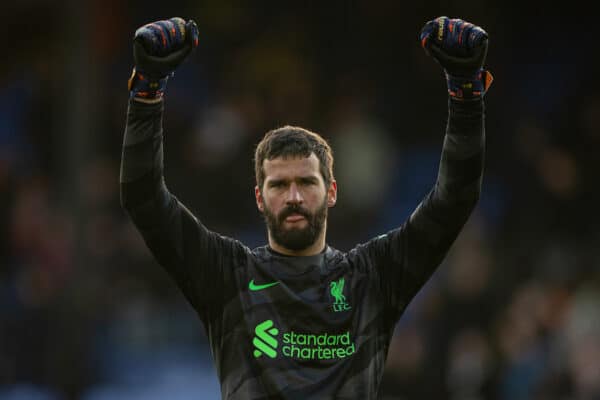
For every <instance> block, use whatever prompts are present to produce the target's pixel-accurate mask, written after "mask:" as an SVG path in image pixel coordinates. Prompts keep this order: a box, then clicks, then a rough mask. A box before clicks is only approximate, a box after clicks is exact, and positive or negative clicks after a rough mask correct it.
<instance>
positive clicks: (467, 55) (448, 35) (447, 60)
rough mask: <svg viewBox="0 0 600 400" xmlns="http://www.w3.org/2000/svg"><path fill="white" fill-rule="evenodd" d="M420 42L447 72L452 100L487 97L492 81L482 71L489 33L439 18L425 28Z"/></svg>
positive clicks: (473, 26) (470, 25)
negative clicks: (486, 93) (485, 95)
mask: <svg viewBox="0 0 600 400" xmlns="http://www.w3.org/2000/svg"><path fill="white" fill-rule="evenodd" d="M420 40H421V46H423V48H424V49H425V52H426V53H427V54H428V55H430V56H432V57H433V58H434V60H436V61H437V62H438V63H439V64H440V65H441V66H442V67H443V68H444V71H445V73H446V80H447V83H448V92H449V93H450V95H451V96H453V97H455V98H459V99H467V98H474V97H481V96H483V95H484V94H485V92H486V91H487V89H488V88H489V86H490V85H491V83H492V80H493V77H492V75H491V74H490V73H489V72H488V71H486V70H484V69H483V65H484V63H485V58H486V55H487V48H488V34H487V32H485V31H484V30H483V29H482V28H480V27H478V26H476V25H473V24H472V23H470V22H466V21H463V20H461V19H450V18H448V17H438V18H436V19H434V20H432V21H428V22H427V23H426V24H425V26H424V27H423V29H422V30H421V34H420Z"/></svg>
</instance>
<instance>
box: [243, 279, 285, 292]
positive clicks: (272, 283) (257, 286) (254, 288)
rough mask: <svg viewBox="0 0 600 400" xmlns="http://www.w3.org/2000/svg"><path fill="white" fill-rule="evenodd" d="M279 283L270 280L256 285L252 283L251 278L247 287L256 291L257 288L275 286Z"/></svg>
mask: <svg viewBox="0 0 600 400" xmlns="http://www.w3.org/2000/svg"><path fill="white" fill-rule="evenodd" d="M278 283H279V281H277V282H271V283H265V284H264V285H257V284H255V283H254V279H252V280H251V281H250V283H249V284H248V288H250V290H252V291H253V292H256V291H257V290H263V289H267V288H270V287H271V286H275V285H277V284H278Z"/></svg>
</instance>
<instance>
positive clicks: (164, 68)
mask: <svg viewBox="0 0 600 400" xmlns="http://www.w3.org/2000/svg"><path fill="white" fill-rule="evenodd" d="M191 50H192V46H191V45H190V44H189V43H185V44H184V45H183V46H182V47H181V48H180V49H178V50H175V51H173V52H171V53H169V54H168V55H166V56H163V57H161V56H155V55H152V54H148V53H147V52H146V49H145V47H144V46H143V44H142V43H141V42H140V41H139V40H136V41H134V42H133V58H134V60H135V65H136V66H137V69H138V71H140V72H146V73H149V74H152V75H154V76H155V77H163V76H165V75H168V74H169V73H170V72H171V71H173V70H174V69H175V68H177V66H178V65H179V64H180V63H181V62H182V61H183V60H184V59H185V58H186V57H187V55H188V54H189V53H190V51H191Z"/></svg>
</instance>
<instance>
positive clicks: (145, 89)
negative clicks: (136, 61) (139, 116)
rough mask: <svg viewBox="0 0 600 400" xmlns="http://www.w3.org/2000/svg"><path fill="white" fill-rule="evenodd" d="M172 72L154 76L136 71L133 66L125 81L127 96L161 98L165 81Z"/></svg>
mask: <svg viewBox="0 0 600 400" xmlns="http://www.w3.org/2000/svg"><path fill="white" fill-rule="evenodd" d="M172 75H173V73H171V74H169V75H166V76H163V77H162V78H156V77H152V76H149V75H147V74H145V73H142V72H140V71H137V70H136V68H133V72H132V73H131V77H130V78H129V80H128V81H127V89H128V90H129V98H134V97H135V98H139V99H145V100H156V99H161V98H162V97H163V95H164V93H165V89H166V87H167V81H168V80H169V77H170V76H172Z"/></svg>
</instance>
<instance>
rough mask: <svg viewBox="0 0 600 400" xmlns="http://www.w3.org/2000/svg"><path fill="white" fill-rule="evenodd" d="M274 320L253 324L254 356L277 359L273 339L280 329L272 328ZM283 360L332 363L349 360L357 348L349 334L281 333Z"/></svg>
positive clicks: (275, 345) (275, 342)
mask: <svg viewBox="0 0 600 400" xmlns="http://www.w3.org/2000/svg"><path fill="white" fill-rule="evenodd" d="M273 325H274V324H273V321H272V320H270V319H268V320H266V321H263V322H261V323H260V324H258V325H256V328H255V329H254V332H255V334H256V336H255V337H254V339H253V340H252V344H254V357H255V358H258V357H260V356H262V355H263V354H264V355H266V356H268V357H270V358H276V357H277V347H278V345H279V342H278V341H277V339H275V337H274V336H277V335H278V334H279V330H278V329H277V328H275V327H274V326H273ZM281 336H282V340H281V342H282V346H281V353H280V355H281V356H282V357H286V358H296V359H301V360H315V359H316V360H331V359H341V358H345V357H348V356H350V355H352V354H354V353H355V352H356V346H355V344H354V342H353V341H352V339H351V337H350V332H349V331H346V332H344V333H341V334H330V333H321V334H312V333H297V332H294V331H289V332H283V333H282V335H281Z"/></svg>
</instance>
